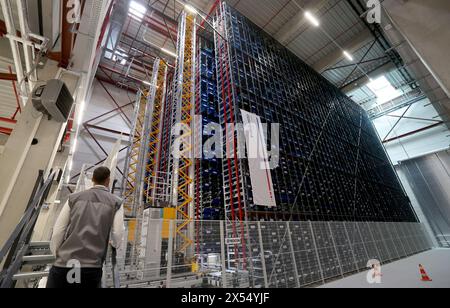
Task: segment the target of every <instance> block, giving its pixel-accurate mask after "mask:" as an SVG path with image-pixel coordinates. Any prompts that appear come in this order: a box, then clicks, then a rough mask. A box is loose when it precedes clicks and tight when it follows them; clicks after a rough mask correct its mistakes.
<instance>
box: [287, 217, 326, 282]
mask: <svg viewBox="0 0 450 308" xmlns="http://www.w3.org/2000/svg"><path fill="white" fill-rule="evenodd" d="M290 228H291V232H292V244H293V247H294V255H295V260H296V264H297V269H298V276H299V280H300V285H301V286H307V285H310V284H314V283H317V282H320V281H322V274H321V269H320V265H319V260H318V258H317V253H316V248H315V245H314V240H313V235H312V232H311V228H310V225H309V223H307V222H298V221H297V222H291V223H290Z"/></svg>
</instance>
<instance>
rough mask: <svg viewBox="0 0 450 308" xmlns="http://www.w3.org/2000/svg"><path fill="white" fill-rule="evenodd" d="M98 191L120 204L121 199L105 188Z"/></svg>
mask: <svg viewBox="0 0 450 308" xmlns="http://www.w3.org/2000/svg"><path fill="white" fill-rule="evenodd" d="M100 191H101V193H102V194H103V195H104V196H106V197H108V198H110V199H111V200H112V201H114V202H115V203H119V204H122V199H121V198H119V197H118V196H116V195H114V194H113V193H111V192H109V191H108V190H106V189H105V190H100Z"/></svg>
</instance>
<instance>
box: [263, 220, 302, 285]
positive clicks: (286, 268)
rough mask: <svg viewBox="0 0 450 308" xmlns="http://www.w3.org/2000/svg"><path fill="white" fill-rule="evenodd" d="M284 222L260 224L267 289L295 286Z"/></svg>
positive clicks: (290, 252)
mask: <svg viewBox="0 0 450 308" xmlns="http://www.w3.org/2000/svg"><path fill="white" fill-rule="evenodd" d="M286 227H287V226H286V223H285V222H270V223H261V233H262V237H263V247H264V255H265V263H266V269H267V276H268V283H269V287H278V288H279V287H282V288H286V287H287V288H292V287H295V286H296V275H295V266H294V264H293V263H294V262H295V260H293V258H292V256H293V255H292V251H291V247H290V244H289V239H288V237H289V236H290V234H288V231H287V228H286Z"/></svg>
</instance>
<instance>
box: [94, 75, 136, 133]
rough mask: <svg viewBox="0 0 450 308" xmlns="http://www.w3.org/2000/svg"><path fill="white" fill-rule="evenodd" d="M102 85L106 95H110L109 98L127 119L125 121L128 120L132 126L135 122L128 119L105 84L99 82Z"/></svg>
mask: <svg viewBox="0 0 450 308" xmlns="http://www.w3.org/2000/svg"><path fill="white" fill-rule="evenodd" d="M98 82H99V83H100V85H101V86H102V88H103V90H105V92H106V94H108V96H109V98H110V99H111V100H112V101H113V103H114V105H116V107H117V108H119V110H120V112H121V113H122V114H123V116H124V117H125V119H127V121H128V123H129V124H132V123H133V122H131V120H130V118H129V117H128V115H127V114H126V113H125V111H123V109H122V107H121V106H120V105H119V103H118V102H117V100H116V99H115V98H114V96H112V95H111V92H109V90H108V88H107V87H106V86H105V85H104V84H103V82H102V81H101V80H99V81H98Z"/></svg>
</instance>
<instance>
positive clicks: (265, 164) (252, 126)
mask: <svg viewBox="0 0 450 308" xmlns="http://www.w3.org/2000/svg"><path fill="white" fill-rule="evenodd" d="M241 113H242V119H243V122H244V123H243V124H244V132H245V141H246V145H247V158H248V165H249V169H250V179H251V182H252V190H253V202H254V204H256V205H261V206H267V207H276V206H277V204H276V200H275V194H274V190H273V182H272V174H271V172H270V164H269V155H268V153H267V144H266V140H265V134H264V130H263V126H262V123H261V118H260V117H259V116H257V115H256V114H253V113H250V112H247V111H245V110H242V109H241Z"/></svg>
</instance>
